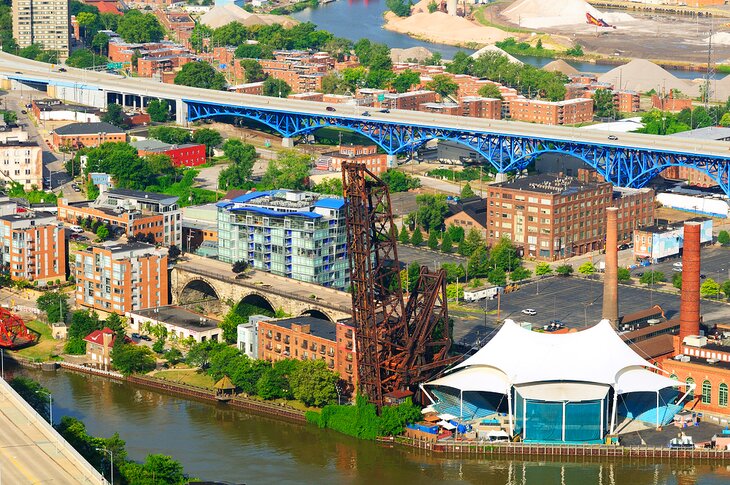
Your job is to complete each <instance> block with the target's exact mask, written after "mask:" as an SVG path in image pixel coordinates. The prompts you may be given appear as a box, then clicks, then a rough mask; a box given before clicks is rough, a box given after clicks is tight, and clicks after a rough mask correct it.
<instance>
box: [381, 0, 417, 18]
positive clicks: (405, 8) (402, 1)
mask: <svg viewBox="0 0 730 485" xmlns="http://www.w3.org/2000/svg"><path fill="white" fill-rule="evenodd" d="M385 4H386V5H387V6H388V10H390V11H391V12H393V13H394V14H396V15H397V16H398V17H408V16H409V15H410V14H411V2H410V0H387V1H386V2H385Z"/></svg>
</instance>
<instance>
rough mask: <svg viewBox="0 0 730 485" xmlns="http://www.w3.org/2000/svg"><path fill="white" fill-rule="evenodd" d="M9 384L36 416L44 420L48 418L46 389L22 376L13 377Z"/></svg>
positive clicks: (47, 393) (48, 394) (48, 404)
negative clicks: (38, 415)
mask: <svg viewBox="0 0 730 485" xmlns="http://www.w3.org/2000/svg"><path fill="white" fill-rule="evenodd" d="M9 384H10V387H12V388H13V390H14V391H15V392H17V393H18V394H20V397H22V398H23V400H24V401H25V402H27V403H28V404H29V405H30V407H32V408H33V409H34V410H35V411H36V412H37V413H38V414H40V415H41V416H42V417H43V418H44V419H46V420H47V419H48V418H49V416H50V407H49V406H50V399H49V396H50V392H49V391H48V389H46V388H45V387H43V386H41V385H40V384H39V383H38V382H36V381H34V380H33V379H30V378H28V377H23V376H18V377H14V378H13V379H11V380H10V382H9Z"/></svg>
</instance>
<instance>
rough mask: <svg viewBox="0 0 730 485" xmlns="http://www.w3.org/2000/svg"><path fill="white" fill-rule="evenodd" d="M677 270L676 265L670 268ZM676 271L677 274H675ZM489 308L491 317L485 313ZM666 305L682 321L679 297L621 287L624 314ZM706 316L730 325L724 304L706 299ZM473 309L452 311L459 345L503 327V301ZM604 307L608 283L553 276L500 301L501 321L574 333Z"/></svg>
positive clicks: (472, 305)
mask: <svg viewBox="0 0 730 485" xmlns="http://www.w3.org/2000/svg"><path fill="white" fill-rule="evenodd" d="M669 265H670V266H671V263H669ZM670 271H671V270H670ZM485 303H486V305H487V310H488V312H489V313H488V314H487V315H486V323H485V315H484V308H485ZM653 304H658V305H661V307H662V308H663V309H664V311H665V314H666V316H667V318H674V317H678V316H679V295H676V294H670V293H663V292H659V291H653V290H652V289H647V288H646V287H645V286H644V285H639V284H638V283H637V284H634V285H631V286H629V285H620V286H619V315H623V314H627V313H632V312H636V311H639V310H643V309H645V308H648V307H650V306H651V305H653ZM701 305H702V306H701V311H702V314H703V317H704V321H705V322H706V323H718V322H727V321H728V320H730V305H728V304H726V303H721V302H712V301H707V300H702V303H701ZM465 306H466V307H467V308H470V309H474V310H479V311H477V312H472V313H469V312H458V311H456V312H451V313H453V314H454V317H455V322H454V340H455V341H456V342H459V341H463V342H464V343H469V344H470V343H473V342H474V341H475V340H477V339H478V338H480V337H481V336H483V335H484V334H485V333H488V332H491V331H492V330H493V329H494V328H495V327H496V325H497V324H498V321H499V320H498V319H497V315H496V313H494V312H493V311H494V310H495V309H496V307H497V300H490V301H485V300H482V301H479V302H475V303H467V304H466V305H465ZM602 306H603V282H602V281H601V280H597V279H596V280H587V279H583V278H577V277H570V278H561V277H550V278H547V279H544V280H541V281H540V282H539V288H538V283H536V282H533V283H528V284H524V285H522V286H521V288H520V289H519V290H518V291H516V292H513V293H507V294H503V295H502V298H501V302H500V310H501V311H500V316H499V318H500V319H501V320H504V319H505V318H512V319H514V320H518V321H528V322H531V323H533V324H534V325H540V326H542V325H545V324H547V323H548V322H550V320H561V321H563V322H564V323H565V325H566V326H567V327H568V328H578V329H581V328H585V327H587V326H591V325H593V324H595V323H597V322H598V321H599V320H600V319H601V314H602ZM526 308H532V309H535V310H536V311H537V315H535V316H526V315H523V314H522V313H521V311H522V310H523V309H526Z"/></svg>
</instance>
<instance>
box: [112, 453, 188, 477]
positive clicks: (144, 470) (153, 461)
mask: <svg viewBox="0 0 730 485" xmlns="http://www.w3.org/2000/svg"><path fill="white" fill-rule="evenodd" d="M114 456H115V460H116V454H115V455H114ZM115 463H117V461H115ZM119 471H120V474H121V475H122V476H123V477H124V479H125V483H130V484H131V483H138V484H140V485H142V484H156V483H164V484H169V485H182V484H184V483H187V482H188V480H187V479H186V478H185V474H184V473H183V467H182V465H181V464H180V463H178V462H177V461H175V460H174V459H173V458H172V457H170V456H167V455H161V454H150V455H147V457H146V458H145V462H144V463H142V464H139V463H136V462H133V461H125V462H122V464H121V465H120V466H119Z"/></svg>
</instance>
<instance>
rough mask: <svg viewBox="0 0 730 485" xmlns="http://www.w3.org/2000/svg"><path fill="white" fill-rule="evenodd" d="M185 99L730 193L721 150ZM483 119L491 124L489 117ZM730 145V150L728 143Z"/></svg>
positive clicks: (628, 183) (404, 145)
mask: <svg viewBox="0 0 730 485" xmlns="http://www.w3.org/2000/svg"><path fill="white" fill-rule="evenodd" d="M183 101H184V102H185V104H186V105H187V117H188V121H195V120H200V119H204V118H210V117H216V116H233V117H240V118H248V119H251V120H255V121H258V122H260V123H262V124H264V125H266V126H268V127H270V128H272V129H273V130H275V131H277V132H279V133H280V134H281V135H282V136H284V137H285V138H295V137H298V136H303V135H307V134H310V133H312V132H314V131H315V130H317V129H319V128H324V127H337V128H345V129H347V130H351V131H354V132H357V133H360V134H362V135H364V136H366V137H367V138H369V139H371V140H372V141H373V142H375V143H376V144H378V145H379V146H380V147H382V148H383V150H385V152H386V153H387V154H388V155H397V154H399V153H404V152H409V151H411V150H415V149H416V148H418V147H419V146H421V145H423V144H424V143H426V142H428V141H429V140H433V139H441V140H450V141H453V142H457V143H460V144H462V145H464V146H466V147H469V148H470V149H472V150H474V151H475V152H477V153H479V154H480V155H482V156H483V157H484V158H485V159H486V160H487V161H489V163H490V164H492V166H494V168H495V169H496V170H497V172H499V173H504V172H509V171H512V170H522V169H524V168H526V167H527V165H528V164H529V163H530V162H531V161H532V160H533V159H534V158H536V157H537V156H539V155H540V154H543V153H561V154H565V155H570V156H573V157H576V158H579V159H581V160H583V161H584V162H585V163H586V164H587V165H589V166H590V167H593V168H594V169H595V170H596V171H597V172H598V173H600V174H601V175H602V176H603V177H604V178H605V179H606V180H607V181H608V182H611V183H612V184H614V185H617V186H620V187H633V188H641V187H643V186H645V185H646V184H647V183H648V182H649V180H651V178H652V177H654V176H656V175H657V174H659V172H661V171H662V170H664V169H665V168H668V167H674V166H680V167H689V168H693V169H695V170H699V171H701V172H704V173H705V174H707V175H708V176H709V177H710V178H712V179H713V180H714V181H715V182H717V184H718V185H719V186H720V188H721V189H722V190H723V191H724V192H725V194H726V195H728V196H730V174H729V172H728V170H729V169H728V167H729V163H728V161H729V160H730V158H729V157H726V156H722V155H719V154H701V153H695V152H690V151H684V150H681V149H677V150H671V149H663V148H662V147H661V146H660V145H656V146H652V147H636V146H630V145H626V146H622V145H621V144H620V143H616V142H614V143H601V142H595V141H584V140H580V139H578V140H569V139H566V138H553V137H550V136H542V135H532V134H507V133H495V132H489V131H486V130H485V131H482V130H473V129H464V128H451V127H449V128H444V127H439V126H430V125H428V124H406V123H404V122H398V121H384V120H380V119H377V120H376V119H372V118H369V117H357V116H352V117H350V116H342V115H339V114H336V113H331V114H330V113H327V114H313V113H304V112H296V111H278V110H273V109H270V108H254V107H245V106H240V105H239V106H237V105H227V104H216V103H211V102H207V101H206V102H201V101H196V100H192V99H184V100H183ZM484 121H485V124H487V123H486V120H484ZM487 125H488V124H487ZM536 126H538V125H536ZM566 132H567V129H566ZM576 138H578V137H576ZM652 138H655V139H656V138H657V137H652ZM674 140H676V139H674ZM728 147H729V148H730V145H728ZM728 155H730V151H729V152H728Z"/></svg>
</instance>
